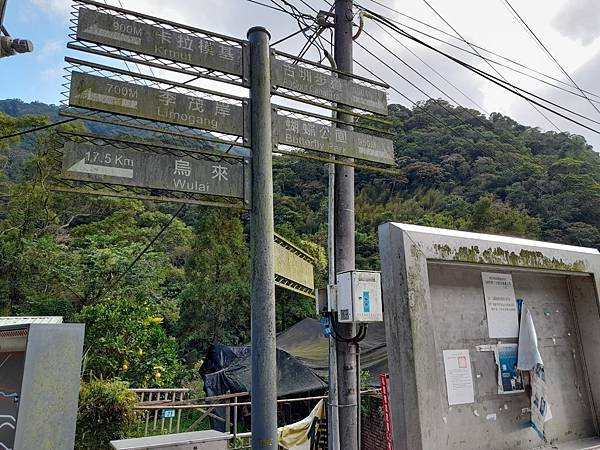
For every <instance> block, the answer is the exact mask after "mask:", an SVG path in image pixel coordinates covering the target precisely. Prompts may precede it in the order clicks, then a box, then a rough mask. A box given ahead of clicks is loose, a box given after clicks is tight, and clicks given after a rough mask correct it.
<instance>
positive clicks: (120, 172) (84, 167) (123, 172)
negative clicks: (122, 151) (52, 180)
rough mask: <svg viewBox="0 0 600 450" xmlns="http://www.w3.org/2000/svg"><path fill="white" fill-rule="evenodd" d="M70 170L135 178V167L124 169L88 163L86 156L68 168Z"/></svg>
mask: <svg viewBox="0 0 600 450" xmlns="http://www.w3.org/2000/svg"><path fill="white" fill-rule="evenodd" d="M67 171H68V172H79V173H91V174H95V175H107V176H109V177H118V178H133V169H124V168H121V167H111V166H98V165H95V164H87V163H86V162H85V158H83V159H82V160H81V161H77V162H76V163H75V164H73V165H72V166H71V167H69V168H68V169H67Z"/></svg>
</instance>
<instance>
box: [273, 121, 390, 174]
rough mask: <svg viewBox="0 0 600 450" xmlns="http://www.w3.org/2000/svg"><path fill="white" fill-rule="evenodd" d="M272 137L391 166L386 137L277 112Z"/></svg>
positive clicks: (297, 144)
mask: <svg viewBox="0 0 600 450" xmlns="http://www.w3.org/2000/svg"><path fill="white" fill-rule="evenodd" d="M275 124H276V126H275V131H274V132H275V136H276V137H277V140H278V142H279V143H280V144H285V145H290V146H294V147H300V148H304V149H307V150H316V151H318V152H324V153H329V154H333V155H338V156H345V157H348V158H357V159H362V160H365V161H372V162H376V163H381V164H387V165H394V164H395V161H394V143H393V142H392V141H391V140H390V139H384V138H380V137H378V136H371V135H369V134H363V133H357V132H356V131H351V130H344V129H341V128H336V127H332V126H330V125H322V124H319V123H315V122H309V121H307V120H300V119H294V118H292V117H285V116H281V115H277V116H276V118H275Z"/></svg>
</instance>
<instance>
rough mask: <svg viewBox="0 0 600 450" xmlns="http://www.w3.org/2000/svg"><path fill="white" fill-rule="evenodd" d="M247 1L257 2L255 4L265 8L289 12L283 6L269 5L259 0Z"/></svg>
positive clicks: (248, 0)
mask: <svg viewBox="0 0 600 450" xmlns="http://www.w3.org/2000/svg"><path fill="white" fill-rule="evenodd" d="M246 1H247V2H250V3H255V4H257V5H260V6H264V7H265V8H269V9H274V10H275V11H280V12H285V13H286V12H287V11H286V10H285V9H282V8H281V7H275V6H271V5H267V4H266V3H263V2H259V1H257V0H246Z"/></svg>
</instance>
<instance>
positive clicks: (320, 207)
mask: <svg viewBox="0 0 600 450" xmlns="http://www.w3.org/2000/svg"><path fill="white" fill-rule="evenodd" d="M390 109H391V118H392V119H393V131H394V133H395V136H394V142H395V151H396V159H397V163H398V164H397V165H398V169H399V170H400V172H401V175H395V176H390V175H384V174H380V173H374V172H367V171H357V175H356V193H357V197H356V223H357V231H356V240H357V253H358V255H357V265H358V268H361V269H367V268H373V269H376V268H378V259H379V258H378V245H377V234H376V230H377V226H378V225H379V224H380V223H383V222H386V221H398V222H410V223H417V224H422V225H429V226H438V227H445V228H456V229H461V230H470V231H480V232H490V233H499V234H507V235H513V236H525V237H530V238H539V239H542V240H547V241H553V242H562V243H569V244H575V245H583V246H590V247H600V158H599V157H598V154H597V153H595V152H594V151H593V149H592V148H591V147H590V146H589V145H587V144H586V143H585V141H584V139H583V138H581V137H579V136H569V135H566V134H557V133H554V132H541V131H540V130H538V129H535V128H530V127H526V126H523V125H520V124H518V123H516V122H515V121H513V120H511V119H510V118H508V117H505V116H502V115H500V114H492V116H491V117H489V118H486V117H485V116H482V115H480V114H479V113H477V112H476V111H472V110H464V109H460V108H453V107H452V106H451V105H449V104H446V103H444V102H442V101H430V102H427V103H423V104H421V105H420V106H419V107H417V108H415V109H413V110H409V109H407V108H405V107H402V106H399V105H393V106H392V107H391V108H390ZM0 111H4V112H5V113H6V114H2V113H0V135H6V134H9V133H12V132H15V131H18V130H19V129H24V128H28V127H31V126H34V125H39V124H41V123H45V122H47V121H50V120H52V121H55V120H57V117H56V108H55V107H52V106H47V105H43V104H39V103H35V104H25V103H22V102H19V101H16V100H5V101H1V102H0ZM24 114H34V115H33V116H27V115H24ZM40 114H41V116H40ZM48 116H50V117H48ZM63 127H82V125H73V124H66V125H63ZM96 131H97V130H96ZM52 133H53V131H51V129H50V130H47V131H44V132H40V133H38V134H37V135H35V138H33V137H30V136H29V137H27V138H26V139H23V140H21V141H19V140H17V139H16V138H15V139H11V140H2V141H0V149H1V150H0V151H1V152H2V161H1V163H2V165H1V167H2V173H0V236H1V239H0V308H1V309H2V311H1V313H2V314H35V315H41V314H58V315H63V316H65V317H66V319H67V320H77V321H84V322H86V324H87V333H86V350H87V351H88V353H87V355H86V362H85V371H86V373H87V374H88V375H89V376H94V377H99V376H102V377H105V378H113V377H118V378H121V379H123V380H126V381H130V382H132V384H134V385H136V386H161V385H169V386H170V385H173V384H176V383H177V382H178V381H179V380H181V379H185V378H189V377H190V376H192V374H193V370H190V369H193V367H195V365H196V364H197V362H198V361H199V360H200V359H201V358H202V356H203V353H204V350H205V349H206V347H207V345H208V344H210V343H211V342H215V341H221V342H225V343H229V344H242V343H245V342H247V340H248V338H249V284H248V274H249V256H248V253H249V251H248V242H247V226H248V217H247V214H245V213H240V212H236V211H228V210H219V209H209V208H204V207H187V208H185V210H184V211H183V212H182V213H181V214H180V215H179V217H178V218H176V219H174V220H173V222H172V223H171V225H170V226H169V227H168V228H167V229H166V231H165V232H164V233H163V234H162V235H161V236H160V238H159V239H158V240H157V241H156V243H154V245H152V246H151V247H150V249H149V250H148V251H147V252H146V253H145V254H144V256H142V257H141V258H140V259H139V260H138V261H137V262H136V263H135V264H133V265H132V262H133V261H134V260H135V258H136V256H137V255H139V254H140V252H142V250H143V249H144V248H146V246H147V245H148V244H149V242H150V241H151V240H152V238H153V237H155V236H156V234H157V233H158V232H159V230H160V229H161V228H162V227H163V226H164V225H165V224H166V223H167V222H169V221H170V220H171V219H172V215H173V213H174V212H175V211H176V210H177V209H178V207H177V206H173V205H167V204H153V203H142V202H138V201H132V200H118V199H111V198H93V197H84V196H77V195H72V194H63V193H56V192H52V191H50V190H49V187H50V186H49V185H48V183H47V180H46V178H45V170H46V164H47V161H46V160H45V158H44V156H43V151H44V150H45V149H47V148H48V147H49V146H52V145H56V144H54V143H53V142H54V141H53V140H52V139H51V135H52ZM274 182H275V200H276V201H275V221H276V228H277V230H278V231H279V232H280V233H281V234H283V235H284V236H286V237H288V238H289V239H291V240H293V241H294V242H296V243H298V244H299V245H301V246H303V247H305V248H306V249H307V250H308V251H309V252H310V253H311V254H313V255H314V256H316V257H317V261H318V265H319V271H320V272H319V277H320V280H321V283H323V280H324V274H325V269H326V263H325V251H324V248H325V244H326V236H327V198H326V194H327V170H326V168H325V167H324V165H323V164H321V163H316V162H313V161H308V160H303V159H293V158H289V157H277V158H275V167H274ZM277 294H278V317H277V320H278V328H279V329H280V330H281V329H283V328H285V327H288V326H290V325H292V324H293V323H294V322H295V321H297V320H299V319H300V318H302V317H305V316H307V315H310V314H312V312H313V305H312V303H311V301H310V300H306V299H302V298H299V297H298V296H296V295H293V294H290V293H287V292H283V291H278V293H277ZM196 367H197V366H196Z"/></svg>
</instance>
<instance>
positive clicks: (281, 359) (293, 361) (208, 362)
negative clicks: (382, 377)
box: [200, 319, 387, 431]
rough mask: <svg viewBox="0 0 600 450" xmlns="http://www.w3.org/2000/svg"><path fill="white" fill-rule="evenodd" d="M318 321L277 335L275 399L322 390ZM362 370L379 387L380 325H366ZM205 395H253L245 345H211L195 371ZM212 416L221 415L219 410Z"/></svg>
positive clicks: (323, 343)
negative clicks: (198, 370) (199, 377)
mask: <svg viewBox="0 0 600 450" xmlns="http://www.w3.org/2000/svg"><path fill="white" fill-rule="evenodd" d="M321 329H322V324H321V323H320V322H319V321H318V320H314V319H304V320H302V321H300V322H298V323H297V324H296V325H294V326H292V327H290V328H288V329H287V330H285V331H283V332H282V333H280V334H279V335H278V336H277V396H278V397H280V398H281V397H288V396H294V397H299V396H302V395H312V394H315V393H321V392H324V391H326V390H327V382H326V380H327V367H328V359H329V356H328V355H329V354H328V339H327V338H326V337H325V336H323V334H322V333H321ZM360 355H361V369H363V370H367V371H368V372H369V374H370V384H371V385H373V386H378V385H379V374H381V373H382V372H386V371H387V353H386V346H385V329H384V326H383V323H375V324H369V329H368V332H367V336H366V338H365V339H364V340H363V341H362V342H361V343H360ZM200 375H201V376H202V379H203V380H204V390H205V392H206V395H207V396H208V397H213V396H219V395H224V394H226V393H228V392H229V393H236V392H252V377H251V355H250V347H229V346H226V345H223V344H213V345H211V346H210V347H209V348H208V350H207V352H206V358H205V359H204V362H203V364H202V367H201V368H200ZM215 414H216V415H218V416H220V417H225V411H224V408H220V409H219V410H218V411H217V410H215ZM211 426H212V428H214V429H216V430H221V431H224V423H223V422H221V421H217V420H212V419H211Z"/></svg>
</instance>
